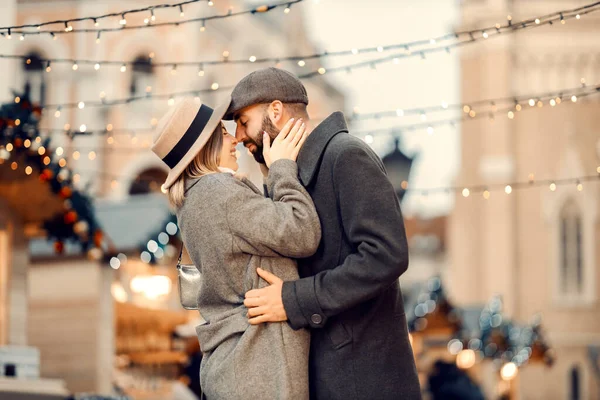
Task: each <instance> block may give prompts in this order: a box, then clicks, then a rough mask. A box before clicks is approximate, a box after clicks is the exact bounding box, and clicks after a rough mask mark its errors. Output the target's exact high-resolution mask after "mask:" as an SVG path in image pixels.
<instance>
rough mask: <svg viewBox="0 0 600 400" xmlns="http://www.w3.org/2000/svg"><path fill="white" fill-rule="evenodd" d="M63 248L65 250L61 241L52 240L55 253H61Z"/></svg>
mask: <svg viewBox="0 0 600 400" xmlns="http://www.w3.org/2000/svg"><path fill="white" fill-rule="evenodd" d="M64 250H65V245H64V243H63V242H60V241H57V242H54V251H55V252H56V253H57V254H62V253H63V251H64Z"/></svg>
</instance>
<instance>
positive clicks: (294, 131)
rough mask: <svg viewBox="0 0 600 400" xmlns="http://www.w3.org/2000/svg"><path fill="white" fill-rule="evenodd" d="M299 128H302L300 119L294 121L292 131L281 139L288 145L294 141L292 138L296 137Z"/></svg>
mask: <svg viewBox="0 0 600 400" xmlns="http://www.w3.org/2000/svg"><path fill="white" fill-rule="evenodd" d="M301 126H302V119H298V120H297V121H296V123H295V124H294V126H293V127H292V129H291V130H290V133H289V134H288V135H287V136H286V137H285V138H284V139H283V140H284V142H286V143H288V144H289V143H290V142H291V141H292V140H293V139H294V137H296V135H297V134H298V130H299V129H300V127H301Z"/></svg>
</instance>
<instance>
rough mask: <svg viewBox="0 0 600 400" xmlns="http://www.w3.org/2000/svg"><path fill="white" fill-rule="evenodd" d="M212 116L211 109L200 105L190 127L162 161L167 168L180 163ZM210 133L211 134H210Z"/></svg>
mask: <svg viewBox="0 0 600 400" xmlns="http://www.w3.org/2000/svg"><path fill="white" fill-rule="evenodd" d="M212 114H213V109H212V108H210V107H207V106H205V105H204V104H202V106H200V110H198V114H196V117H195V118H194V121H192V123H191V125H190V127H189V128H188V129H187V131H185V133H184V134H183V136H182V137H181V139H179V142H177V144H176V145H175V146H174V147H173V148H172V149H171V151H170V152H169V154H167V155H166V156H165V157H164V158H163V159H162V160H163V162H164V163H165V164H167V165H168V166H169V168H171V169H172V168H175V166H176V165H177V164H178V163H179V161H181V159H182V158H183V156H185V155H186V154H187V152H188V151H189V150H190V148H191V147H192V145H193V144H194V143H195V142H196V140H198V137H199V136H200V134H201V133H202V131H203V130H204V128H205V127H206V124H207V123H208V121H209V120H210V117H211V116H212ZM211 133H212V132H211Z"/></svg>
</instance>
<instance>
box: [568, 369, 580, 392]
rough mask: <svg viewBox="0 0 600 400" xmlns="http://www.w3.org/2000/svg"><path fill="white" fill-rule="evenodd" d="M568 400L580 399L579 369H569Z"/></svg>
mask: <svg viewBox="0 0 600 400" xmlns="http://www.w3.org/2000/svg"><path fill="white" fill-rule="evenodd" d="M569 388H570V390H569V400H580V399H581V377H580V376H579V367H578V366H574V367H573V368H571V371H570V376H569Z"/></svg>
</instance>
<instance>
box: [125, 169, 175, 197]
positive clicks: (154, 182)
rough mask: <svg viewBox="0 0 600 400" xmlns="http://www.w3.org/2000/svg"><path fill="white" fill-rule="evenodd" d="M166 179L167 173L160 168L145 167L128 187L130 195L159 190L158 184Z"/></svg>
mask: <svg viewBox="0 0 600 400" xmlns="http://www.w3.org/2000/svg"><path fill="white" fill-rule="evenodd" d="M165 179H167V173H166V172H165V171H163V170H162V169H158V168H151V169H147V170H145V171H144V172H142V173H141V174H139V175H138V177H137V178H136V179H135V180H134V181H133V183H132V184H131V187H130V188H129V194H130V195H132V196H133V195H138V194H148V193H155V192H160V186H161V185H162V184H163V183H164V181H165Z"/></svg>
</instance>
